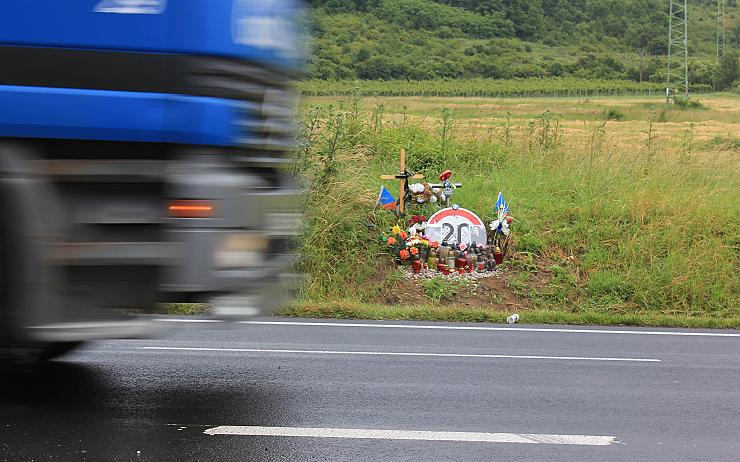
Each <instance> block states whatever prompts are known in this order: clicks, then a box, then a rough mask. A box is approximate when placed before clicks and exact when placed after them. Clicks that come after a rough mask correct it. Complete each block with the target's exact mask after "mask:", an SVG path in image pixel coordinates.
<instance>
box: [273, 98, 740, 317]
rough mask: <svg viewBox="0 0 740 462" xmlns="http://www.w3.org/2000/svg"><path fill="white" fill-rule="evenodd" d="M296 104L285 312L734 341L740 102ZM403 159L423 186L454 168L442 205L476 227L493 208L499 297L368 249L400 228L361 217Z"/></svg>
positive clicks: (385, 218) (387, 218)
mask: <svg viewBox="0 0 740 462" xmlns="http://www.w3.org/2000/svg"><path fill="white" fill-rule="evenodd" d="M304 103H305V109H304V123H303V126H302V140H303V143H302V146H301V150H300V153H299V158H298V163H297V165H296V169H297V170H299V171H301V172H303V173H304V174H305V175H306V176H307V177H308V178H310V179H311V180H312V181H313V193H312V195H311V198H310V200H309V205H308V213H307V217H308V223H307V224H308V227H307V231H306V234H305V235H304V236H303V238H302V241H301V251H302V252H303V253H304V255H305V259H304V270H305V271H306V272H307V273H308V275H309V276H310V279H309V281H308V283H307V284H306V285H305V287H304V288H303V299H302V301H301V302H299V303H298V304H297V305H295V306H294V307H293V308H291V309H289V310H287V311H285V313H286V314H297V315H304V316H325V317H368V318H394V319H440V320H442V319H447V320H470V321H501V320H503V319H504V318H505V315H506V314H508V313H509V312H512V311H517V312H520V313H523V315H522V321H524V322H573V323H575V322H585V323H616V324H632V325H637V324H644V325H679V326H705V327H731V326H734V327H738V326H740V308H739V306H738V294H739V293H740V291H739V290H738V289H739V288H740V284H739V282H740V281H739V279H738V272H737V269H738V243H739V242H740V239H739V233H738V217H739V215H740V214H739V213H738V211H739V208H738V207H740V206H739V205H738V204H740V201H739V199H740V197H739V195H740V193H739V192H738V191H740V188H739V186H740V175H739V174H738V173H739V171H738V163H737V156H738V154H739V151H740V139H738V137H737V134H738V133H740V98H738V97H737V96H733V95H707V96H704V97H702V103H703V107H694V108H683V109H682V108H675V107H674V108H671V109H668V110H664V109H663V108H662V105H661V99H660V98H653V99H647V98H626V97H623V98H611V99H610V98H591V99H578V98H563V99H542V100H537V99H527V100H512V99H488V98H419V97H412V98H360V97H358V96H357V95H356V96H354V97H347V98H344V99H343V100H341V101H340V100H338V99H337V98H330V97H323V98H306V100H305V101H304ZM402 147H403V148H405V149H406V150H407V153H408V154H407V156H408V159H409V168H410V169H411V170H413V171H417V172H421V173H424V174H425V175H426V176H427V178H434V177H436V175H437V174H438V173H439V171H441V170H442V169H444V168H452V169H453V170H454V171H455V176H454V179H456V180H457V181H462V182H463V184H464V186H463V188H461V189H459V190H458V191H457V192H456V193H455V197H454V199H455V202H458V203H460V204H461V205H463V206H465V207H467V208H470V209H472V210H474V211H476V212H478V213H479V214H480V215H481V216H482V217H483V218H484V220H486V219H489V218H490V217H491V215H492V206H493V203H494V201H495V198H496V195H497V193H498V191H499V190H500V191H503V192H504V193H505V195H506V197H507V200H508V202H509V204H510V206H511V208H512V213H513V215H514V217H515V218H516V220H517V221H516V223H515V226H514V232H515V234H516V246H515V254H514V255H513V257H512V258H511V259H510V260H509V261H508V263H507V264H505V268H504V273H503V275H502V277H501V278H500V281H499V283H498V285H497V286H496V287H494V288H491V287H480V285H479V284H476V283H468V284H463V285H462V286H460V285H459V284H458V285H452V284H453V283H449V284H451V285H450V286H449V289H450V290H449V294H446V295H445V294H442V295H441V296H440V293H439V289H440V287H433V286H434V285H435V284H436V285H437V286H439V285H440V284H441V285H443V287H442V289H444V284H447V283H446V282H444V281H441V282H435V284H419V283H418V282H414V281H408V280H405V279H404V278H403V277H401V276H400V275H399V273H398V272H397V271H396V270H394V269H393V267H392V265H391V264H390V257H389V256H388V255H386V254H385V253H384V246H383V244H382V242H383V233H384V232H387V229H389V227H390V226H391V225H393V224H395V222H396V221H395V218H394V216H393V215H392V214H391V213H389V212H386V211H383V210H377V209H376V210H373V204H374V201H375V198H376V195H377V189H378V187H379V185H380V184H381V182H380V180H379V179H378V176H379V175H380V174H381V173H392V172H394V171H396V170H397V168H398V167H397V162H398V157H397V152H398V150H399V149H400V148H402ZM388 186H389V188H390V187H391V185H390V184H388ZM395 189H396V188H395V187H393V188H392V190H393V191H395ZM414 210H415V212H414V213H425V214H427V215H429V214H430V213H432V212H433V209H432V208H431V207H429V206H426V207H422V206H420V207H417V208H415V209H414ZM443 292H444V290H443ZM440 305H443V306H440Z"/></svg>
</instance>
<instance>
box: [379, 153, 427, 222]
mask: <svg viewBox="0 0 740 462" xmlns="http://www.w3.org/2000/svg"><path fill="white" fill-rule="evenodd" d="M380 178H381V179H382V180H398V181H399V182H400V183H401V189H400V191H399V193H398V202H399V204H398V210H399V212H400V213H401V214H403V208H404V203H405V202H406V196H408V194H409V180H420V179H422V178H424V175H421V174H414V173H411V172H408V171H406V150H405V149H401V169H400V170H399V173H397V174H396V175H380Z"/></svg>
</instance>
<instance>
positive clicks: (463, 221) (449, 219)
mask: <svg viewBox="0 0 740 462" xmlns="http://www.w3.org/2000/svg"><path fill="white" fill-rule="evenodd" d="M424 234H425V235H426V237H427V239H429V240H430V241H437V242H440V243H441V242H447V243H448V244H459V243H461V242H464V243H466V244H472V243H473V242H475V243H478V244H485V243H486V226H485V225H484V224H483V221H481V219H480V218H479V217H478V215H476V214H475V213H473V212H471V211H470V210H467V209H462V208H455V207H450V208H446V209H442V210H440V211H438V212H437V213H435V214H434V215H432V216H431V217H429V220H428V221H427V227H426V230H425V233H424Z"/></svg>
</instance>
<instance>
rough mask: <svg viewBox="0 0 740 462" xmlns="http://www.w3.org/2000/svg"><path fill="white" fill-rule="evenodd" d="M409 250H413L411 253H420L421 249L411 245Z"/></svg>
mask: <svg viewBox="0 0 740 462" xmlns="http://www.w3.org/2000/svg"><path fill="white" fill-rule="evenodd" d="M409 252H411V255H418V254H419V249H417V248H416V247H411V248H410V249H409Z"/></svg>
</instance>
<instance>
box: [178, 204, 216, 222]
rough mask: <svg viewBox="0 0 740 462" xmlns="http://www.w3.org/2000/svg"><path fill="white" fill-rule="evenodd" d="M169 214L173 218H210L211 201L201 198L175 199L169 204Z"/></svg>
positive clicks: (211, 211)
mask: <svg viewBox="0 0 740 462" xmlns="http://www.w3.org/2000/svg"><path fill="white" fill-rule="evenodd" d="M168 209H169V212H170V216H171V217H174V218H210V217H212V216H213V210H214V206H213V202H211V201H203V200H177V201H172V202H170V204H169V207H168Z"/></svg>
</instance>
